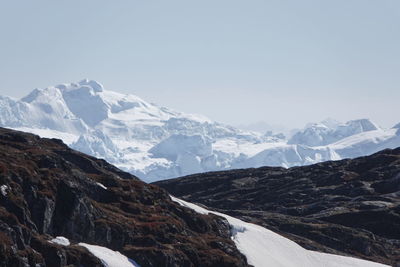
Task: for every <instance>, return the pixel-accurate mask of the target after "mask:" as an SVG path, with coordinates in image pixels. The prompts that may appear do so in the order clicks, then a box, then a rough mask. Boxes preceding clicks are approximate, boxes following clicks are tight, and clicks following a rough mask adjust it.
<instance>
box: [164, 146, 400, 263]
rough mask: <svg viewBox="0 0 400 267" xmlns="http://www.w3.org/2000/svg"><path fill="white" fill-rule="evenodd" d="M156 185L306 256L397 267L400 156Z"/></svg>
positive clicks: (399, 253)
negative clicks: (268, 233)
mask: <svg viewBox="0 0 400 267" xmlns="http://www.w3.org/2000/svg"><path fill="white" fill-rule="evenodd" d="M156 184H157V185H159V186H161V187H163V188H165V189H167V190H168V191H169V192H170V193H171V194H172V195H175V196H177V197H180V198H182V199H185V200H187V201H191V202H197V203H201V204H204V205H206V206H207V207H209V208H213V209H215V210H218V211H221V212H223V213H227V214H230V215H232V216H236V217H239V218H241V219H243V220H246V221H249V222H254V223H257V224H260V225H263V226H265V227H266V228H269V229H271V230H273V231H275V232H278V233H280V234H282V235H284V236H286V237H288V238H290V239H292V240H294V241H296V242H297V243H299V244H300V245H302V246H303V247H305V248H307V249H312V250H318V251H323V252H330V253H335V254H342V255H350V256H354V257H359V258H364V259H368V260H372V261H376V262H381V263H386V264H392V265H396V264H399V265H400V148H398V149H394V150H390V149H387V150H383V151H381V152H379V153H376V154H373V155H371V156H367V157H361V158H357V159H352V160H341V161H332V162H324V163H319V164H315V165H311V166H305V167H295V168H290V169H284V168H272V167H263V168H257V169H241V170H232V171H222V172H211V173H203V174H196V175H191V176H187V177H183V178H177V179H171V180H165V181H160V182H157V183H156ZM396 266H397V265H396Z"/></svg>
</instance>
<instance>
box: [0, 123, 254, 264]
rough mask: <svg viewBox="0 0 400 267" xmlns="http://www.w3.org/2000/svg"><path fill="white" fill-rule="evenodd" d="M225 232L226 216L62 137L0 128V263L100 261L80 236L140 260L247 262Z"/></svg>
mask: <svg viewBox="0 0 400 267" xmlns="http://www.w3.org/2000/svg"><path fill="white" fill-rule="evenodd" d="M230 234H231V233H230V227H229V224H228V223H227V221H226V220H225V219H223V218H221V217H218V216H215V215H201V214H198V213H196V212H194V211H192V210H190V209H188V208H185V207H182V206H180V205H179V204H177V203H175V202H173V201H172V200H171V199H170V197H169V195H168V193H167V192H166V191H165V190H163V189H161V188H159V187H157V186H154V185H149V184H146V183H144V182H142V181H140V180H139V179H137V178H136V177H134V176H133V175H131V174H129V173H126V172H123V171H121V170H119V169H117V168H115V167H114V166H112V165H110V164H108V163H107V162H106V161H104V160H99V159H96V158H93V157H91V156H87V155H85V154H82V153H80V152H77V151H75V150H72V149H70V148H69V147H67V146H66V145H65V144H63V143H62V142H61V140H57V139H45V138H39V137H38V136H35V135H32V134H28V133H22V132H17V131H13V130H9V129H4V128H0V266H102V265H103V264H102V262H101V261H100V260H99V259H98V258H96V257H95V256H94V255H93V254H91V253H90V252H89V251H88V250H87V249H86V248H85V247H83V246H80V245H78V243H79V242H85V243H89V244H94V245H99V246H104V247H107V248H110V249H112V250H115V251H119V252H121V253H122V254H124V255H126V256H127V257H129V258H131V259H133V260H134V261H136V262H137V263H138V264H139V265H141V266H247V263H246V258H245V257H244V256H243V255H242V254H241V253H240V252H239V251H238V250H237V248H236V247H235V244H234V242H233V241H232V240H231V239H230ZM56 236H63V237H66V238H68V239H69V240H70V242H71V245H68V246H63V245H60V244H58V243H55V242H49V241H51V240H52V239H53V238H54V237H56Z"/></svg>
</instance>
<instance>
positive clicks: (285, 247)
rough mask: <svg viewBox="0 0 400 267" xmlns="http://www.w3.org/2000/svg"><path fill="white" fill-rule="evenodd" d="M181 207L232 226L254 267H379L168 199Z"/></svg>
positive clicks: (235, 236)
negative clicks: (313, 249) (307, 246)
mask: <svg viewBox="0 0 400 267" xmlns="http://www.w3.org/2000/svg"><path fill="white" fill-rule="evenodd" d="M171 199H172V200H173V201H175V202H177V203H179V204H180V205H182V206H185V207H188V208H191V209H193V210H195V211H196V212H198V213H201V214H208V213H213V214H215V215H218V216H221V217H224V218H225V219H226V220H227V221H228V222H229V224H230V225H231V227H232V240H233V241H234V242H235V244H236V246H237V248H238V249H239V250H240V252H242V253H243V254H244V255H245V256H246V258H247V261H248V263H249V264H251V265H254V266H255V267H271V266H274V267H321V266H323V267H379V266H380V267H383V266H388V265H384V264H380V263H375V262H371V261H366V260H360V259H356V258H351V257H344V256H338V255H333V254H327V253H321V252H316V251H310V250H306V249H304V248H302V247H301V246H299V245H297V244H296V243H295V242H293V241H291V240H289V239H287V238H284V237H282V236H280V235H278V234H276V233H274V232H272V231H270V230H268V229H266V228H264V227H261V226H258V225H255V224H251V223H246V222H244V221H241V220H239V219H236V218H233V217H231V216H229V215H226V214H223V213H219V212H214V211H209V210H207V209H204V208H202V207H200V206H197V205H195V204H192V203H189V202H186V201H184V200H181V199H178V198H175V197H173V196H171Z"/></svg>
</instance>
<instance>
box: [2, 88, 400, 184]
mask: <svg viewBox="0 0 400 267" xmlns="http://www.w3.org/2000/svg"><path fill="white" fill-rule="evenodd" d="M0 126H3V127H9V128H14V129H18V130H22V131H28V132H33V133H36V134H38V135H41V136H43V137H54V138H59V139H62V140H63V141H64V142H65V143H67V144H68V145H70V146H71V147H72V148H75V149H77V150H80V151H82V152H85V153H88V154H91V155H94V156H96V157H100V158H104V159H106V160H108V161H110V162H111V163H113V164H115V165H117V166H118V167H120V168H122V169H124V170H126V171H129V172H131V173H133V174H135V175H137V176H139V177H141V178H142V179H144V180H146V181H148V182H149V181H155V180H160V179H165V178H171V177H177V176H182V175H186V174H191V173H196V172H205V171H215V170H223V169H229V168H242V167H258V166H263V165H270V166H284V167H291V166H297V165H305V164H312V163H316V162H320V161H325V160H337V159H341V158H344V157H356V156H361V155H366V154H370V153H373V152H376V151H378V150H380V149H383V148H386V147H389V148H393V147H397V146H400V137H399V134H398V133H397V134H396V132H398V131H397V129H395V128H393V129H389V130H386V129H381V128H379V127H378V126H376V125H375V124H374V123H372V122H371V121H369V120H366V119H363V120H355V121H350V122H347V123H344V124H343V123H339V122H336V121H334V120H326V121H323V122H321V123H318V124H311V125H308V126H307V127H306V128H305V129H303V130H301V131H299V132H297V133H296V134H295V135H294V136H293V137H292V138H291V139H290V140H289V141H287V140H285V137H284V136H283V135H279V134H278V135H276V134H264V135H263V134H261V133H256V132H248V131H243V130H239V129H237V128H235V127H231V126H228V125H225V124H221V123H218V122H214V121H211V120H210V119H208V118H205V117H203V116H200V115H192V114H186V113H182V112H178V111H174V110H171V109H168V108H165V107H160V106H158V105H155V104H150V103H148V102H146V101H144V100H142V99H140V98H139V97H137V96H134V95H125V94H120V93H117V92H113V91H110V90H105V89H104V88H103V86H102V85H101V84H100V83H98V82H96V81H91V80H82V81H80V82H78V83H70V84H61V85H57V86H54V87H48V88H45V89H35V90H33V91H32V92H31V93H30V94H28V95H27V96H26V97H23V98H21V99H19V100H17V99H13V98H10V97H6V96H0Z"/></svg>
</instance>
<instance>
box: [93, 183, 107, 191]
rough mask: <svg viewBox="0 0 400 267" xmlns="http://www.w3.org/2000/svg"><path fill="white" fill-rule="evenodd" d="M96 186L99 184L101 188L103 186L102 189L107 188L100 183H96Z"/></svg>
mask: <svg viewBox="0 0 400 267" xmlns="http://www.w3.org/2000/svg"><path fill="white" fill-rule="evenodd" d="M96 184H97V185H98V186H100V187H101V188H103V189H104V190H107V187H106V186H104V185H103V184H102V183H96Z"/></svg>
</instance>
